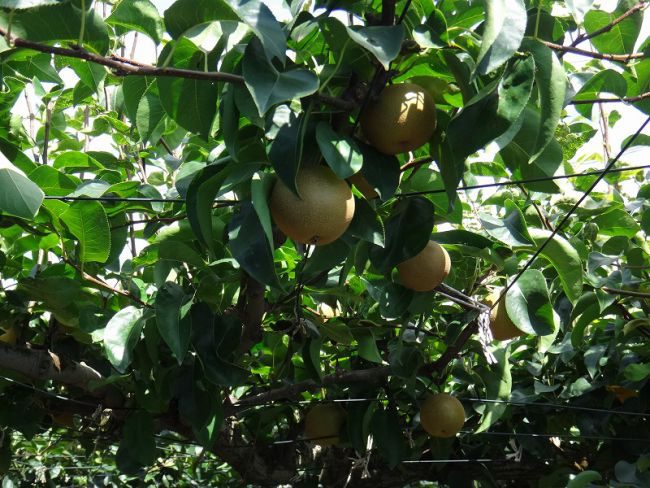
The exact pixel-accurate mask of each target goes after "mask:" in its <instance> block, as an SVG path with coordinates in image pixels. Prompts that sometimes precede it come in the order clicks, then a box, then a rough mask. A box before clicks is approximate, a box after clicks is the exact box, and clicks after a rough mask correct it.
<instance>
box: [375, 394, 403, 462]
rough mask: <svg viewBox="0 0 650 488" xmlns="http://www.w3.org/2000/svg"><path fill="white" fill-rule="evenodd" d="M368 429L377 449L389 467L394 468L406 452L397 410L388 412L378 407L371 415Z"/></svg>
mask: <svg viewBox="0 0 650 488" xmlns="http://www.w3.org/2000/svg"><path fill="white" fill-rule="evenodd" d="M370 430H371V432H372V435H373V439H374V440H375V441H376V443H377V449H378V450H379V452H380V453H381V455H382V457H383V458H384V459H386V461H388V466H389V468H390V469H394V468H395V466H397V465H398V464H399V462H400V461H401V460H402V459H404V456H405V455H406V452H407V448H406V444H405V442H404V440H405V439H404V432H403V430H402V428H401V427H400V419H399V417H398V415H397V412H396V411H393V412H390V411H388V410H384V408H383V407H380V408H379V409H378V410H377V411H376V412H375V414H374V415H373V416H372V420H371V422H370Z"/></svg>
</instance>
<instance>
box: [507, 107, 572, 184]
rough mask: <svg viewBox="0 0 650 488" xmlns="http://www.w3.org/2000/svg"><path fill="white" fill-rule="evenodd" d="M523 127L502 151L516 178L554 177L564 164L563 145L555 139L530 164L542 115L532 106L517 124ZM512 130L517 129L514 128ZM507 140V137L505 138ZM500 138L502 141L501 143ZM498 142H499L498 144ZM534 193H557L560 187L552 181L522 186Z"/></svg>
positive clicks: (532, 182) (535, 182)
mask: <svg viewBox="0 0 650 488" xmlns="http://www.w3.org/2000/svg"><path fill="white" fill-rule="evenodd" d="M519 123H520V124H521V125H520V127H519V129H518V130H517V132H516V134H515V135H514V137H513V138H512V139H510V138H508V139H509V140H507V141H503V144H505V146H503V147H502V148H501V150H500V152H499V154H500V155H501V157H502V159H503V162H504V163H505V164H506V166H507V167H508V169H510V171H511V172H512V176H513V179H521V180H524V181H525V180H534V179H535V178H544V177H546V176H553V175H555V173H556V171H557V170H558V168H559V167H560V165H561V164H562V157H563V154H562V146H560V143H559V142H557V140H555V139H552V140H551V141H550V142H549V143H548V145H547V146H546V147H545V148H544V150H543V151H542V152H541V153H540V155H539V156H538V157H537V159H535V163H534V164H530V161H531V159H532V158H533V155H534V152H535V150H536V140H537V133H538V132H539V127H540V115H539V111H537V110H536V109H535V108H533V107H532V106H530V105H528V106H527V107H526V108H525V109H524V111H523V112H522V113H521V116H520V118H519V121H518V124H517V125H519ZM513 128H516V127H515V126H513ZM503 137H504V138H505V134H504V136H503ZM500 140H501V138H500V139H499V141H500ZM499 141H497V142H499ZM523 185H524V186H525V187H526V188H528V189H530V190H532V191H538V192H546V193H557V192H559V188H558V186H557V184H556V183H555V182H553V181H530V182H528V183H524V184H523Z"/></svg>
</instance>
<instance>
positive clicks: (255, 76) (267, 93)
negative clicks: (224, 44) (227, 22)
mask: <svg viewBox="0 0 650 488" xmlns="http://www.w3.org/2000/svg"><path fill="white" fill-rule="evenodd" d="M242 72H243V75H244V81H245V82H246V86H247V87H248V90H249V91H250V93H251V96H252V97H253V100H254V102H255V106H256V107H257V109H258V111H259V114H260V115H261V116H263V115H264V114H265V113H266V112H267V111H268V110H269V109H270V108H271V107H272V106H273V105H276V104H278V103H280V102H286V101H288V100H293V99H295V98H302V97H305V96H307V95H311V94H312V93H314V92H316V90H318V76H316V74H315V73H313V72H312V71H308V70H305V69H294V70H291V71H285V72H280V71H278V70H277V69H276V68H275V66H273V65H272V64H271V63H270V62H269V61H268V60H267V59H266V57H265V56H264V53H263V52H262V49H261V46H260V45H259V43H258V42H255V41H251V42H250V43H249V44H248V46H247V47H246V53H245V54H244V60H243V62H242Z"/></svg>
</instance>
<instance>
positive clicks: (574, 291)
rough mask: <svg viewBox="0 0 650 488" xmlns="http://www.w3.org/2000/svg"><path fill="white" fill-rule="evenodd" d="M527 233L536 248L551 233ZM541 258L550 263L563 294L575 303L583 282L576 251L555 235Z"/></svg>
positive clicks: (580, 264) (536, 231) (537, 230)
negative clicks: (558, 278) (555, 272)
mask: <svg viewBox="0 0 650 488" xmlns="http://www.w3.org/2000/svg"><path fill="white" fill-rule="evenodd" d="M529 232H530V236H531V237H532V238H533V241H535V244H536V245H537V246H538V247H539V246H540V245H541V244H542V243H543V242H545V241H546V240H547V239H548V238H549V236H550V235H551V231H547V230H541V229H529ZM542 256H544V257H545V258H546V259H548V260H549V261H550V262H551V264H552V265H553V267H554V268H555V270H556V271H557V274H558V275H559V277H560V281H561V282H562V288H563V290H564V293H565V294H566V296H567V297H568V298H569V300H570V301H571V302H572V303H575V302H576V301H577V300H578V299H579V298H580V297H581V296H582V281H583V270H582V261H581V260H580V255H579V254H578V251H576V250H575V248H574V247H573V246H572V245H571V243H570V242H569V241H567V240H566V239H565V238H564V237H561V236H559V235H555V236H553V239H551V241H550V242H549V243H548V244H547V245H546V247H545V248H544V250H543V251H542Z"/></svg>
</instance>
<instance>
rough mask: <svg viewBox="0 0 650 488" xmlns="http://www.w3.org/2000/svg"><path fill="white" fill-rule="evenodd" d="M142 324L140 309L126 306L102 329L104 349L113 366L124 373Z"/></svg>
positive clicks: (138, 337)
mask: <svg viewBox="0 0 650 488" xmlns="http://www.w3.org/2000/svg"><path fill="white" fill-rule="evenodd" d="M143 326H144V320H143V311H142V309H139V308H136V307H133V306H128V307H126V308H123V309H122V310H120V311H119V312H117V313H116V314H115V315H113V317H111V319H110V320H109V321H108V324H106V328H105V329H104V350H105V351H106V357H107V358H108V360H109V361H110V362H111V364H112V365H113V367H114V368H115V369H116V370H117V371H119V372H120V373H124V372H125V371H126V368H128V367H129V365H130V364H131V360H132V359H133V357H132V355H133V349H135V346H136V344H137V343H138V341H139V340H140V334H141V332H142V327H143Z"/></svg>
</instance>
